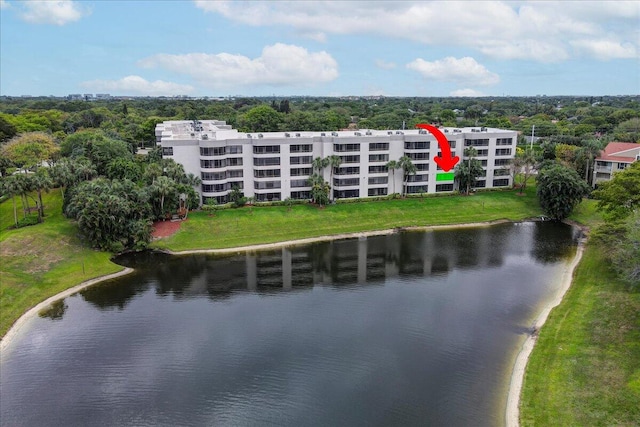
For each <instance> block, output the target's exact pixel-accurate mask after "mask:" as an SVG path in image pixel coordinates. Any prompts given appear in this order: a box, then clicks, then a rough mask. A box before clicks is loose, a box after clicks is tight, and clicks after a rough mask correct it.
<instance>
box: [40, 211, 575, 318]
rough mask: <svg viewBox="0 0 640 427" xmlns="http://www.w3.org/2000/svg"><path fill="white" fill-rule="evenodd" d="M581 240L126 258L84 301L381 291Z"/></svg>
mask: <svg viewBox="0 0 640 427" xmlns="http://www.w3.org/2000/svg"><path fill="white" fill-rule="evenodd" d="M516 231H517V232H516ZM578 238H579V233H578V232H577V231H576V230H575V229H574V228H572V227H569V226H566V225H564V224H546V223H519V224H501V225H496V226H491V227H480V228H461V229H456V230H446V231H445V230H443V231H427V232H399V233H394V234H389V235H384V236H373V237H360V238H357V239H347V240H335V241H331V242H320V243H315V244H311V245H306V246H298V247H296V246H293V247H284V248H281V249H278V250H272V251H264V252H247V253H244V254H238V255H225V256H220V255H217V256H214V255H204V254H197V255H186V256H172V255H167V254H164V253H154V252H146V253H139V254H128V255H125V256H122V257H119V258H118V260H117V261H118V262H119V263H121V264H123V265H127V266H131V267H134V268H136V270H137V271H138V272H139V273H140V274H137V273H134V274H132V275H130V276H128V277H126V278H124V279H122V278H121V279H119V280H118V281H116V282H113V283H111V282H105V283H103V284H101V285H98V286H94V287H91V288H88V289H85V290H83V291H82V292H81V294H82V296H83V297H84V298H85V299H86V300H87V301H89V302H91V303H92V304H93V305H95V306H97V307H99V308H102V309H107V308H123V307H124V306H125V305H126V304H127V302H128V301H129V300H130V299H132V298H134V297H135V295H136V294H139V293H141V292H143V291H145V290H147V289H148V288H149V287H150V286H153V287H154V288H155V291H156V293H157V294H159V295H161V296H171V297H173V298H190V297H197V296H202V295H207V296H208V297H209V298H212V299H216V300H218V299H225V298H229V297H231V296H232V295H233V294H234V293H236V292H247V291H248V292H256V293H259V294H270V293H274V292H282V291H292V290H309V289H312V288H313V287H314V286H329V287H333V288H336V289H341V288H348V289H352V288H354V287H357V286H365V285H382V284H384V282H385V280H386V279H388V278H392V277H396V276H444V275H447V274H449V273H450V272H451V271H453V270H455V269H461V270H466V269H475V268H495V267H499V266H501V265H502V264H503V262H504V259H505V257H510V256H511V257H527V258H528V257H533V258H535V259H536V260H537V261H541V262H553V261H556V260H559V259H561V258H563V257H568V256H571V255H572V254H573V251H574V250H575V243H576V242H577V240H578ZM142 277H144V279H142ZM123 282H124V284H123ZM114 287H117V289H114ZM43 315H46V314H43Z"/></svg>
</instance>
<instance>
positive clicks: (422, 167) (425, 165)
mask: <svg viewBox="0 0 640 427" xmlns="http://www.w3.org/2000/svg"><path fill="white" fill-rule="evenodd" d="M415 166H416V170H417V171H421V172H424V171H428V170H429V163H418V164H416V165H415Z"/></svg>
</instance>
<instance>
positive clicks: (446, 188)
mask: <svg viewBox="0 0 640 427" xmlns="http://www.w3.org/2000/svg"><path fill="white" fill-rule="evenodd" d="M443 191H453V184H437V185H436V193H440V192H443Z"/></svg>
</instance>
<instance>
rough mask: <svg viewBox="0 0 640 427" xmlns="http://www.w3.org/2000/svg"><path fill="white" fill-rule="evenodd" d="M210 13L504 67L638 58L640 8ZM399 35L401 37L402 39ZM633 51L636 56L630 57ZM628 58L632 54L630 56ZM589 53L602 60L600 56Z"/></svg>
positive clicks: (330, 8)
mask: <svg viewBox="0 0 640 427" xmlns="http://www.w3.org/2000/svg"><path fill="white" fill-rule="evenodd" d="M195 4H196V6H197V7H198V8H200V9H202V10H204V11H205V12H208V13H215V14H219V15H222V16H224V17H225V18H227V19H229V20H232V21H236V22H241V23H244V24H247V25H252V26H289V27H292V28H294V29H296V30H298V31H300V32H303V33H305V34H306V33H311V34H312V33H313V32H316V31H317V32H321V33H323V34H329V35H330V34H375V35H381V36H386V37H393V38H405V39H410V40H414V41H417V42H421V43H424V44H427V45H449V46H450V45H454V46H463V47H467V48H471V49H475V50H477V51H479V52H482V53H484V54H486V55H488V56H491V57H495V58H502V59H530V60H535V61H540V62H557V61H563V60H566V59H569V58H570V57H571V55H572V53H573V52H574V50H573V49H572V42H575V41H577V40H582V39H593V40H598V39H602V38H607V39H611V41H612V42H613V43H619V44H620V45H621V46H627V45H631V46H632V47H633V48H634V51H635V52H636V53H635V55H636V56H638V54H639V53H638V52H639V47H638V45H639V40H638V32H637V27H638V21H639V20H640V2H638V1H616V2H561V1H542V2H539V1H525V2H511V1H473V2H454V1H449V2H443V1H430V2H426V1H376V2H361V1H340V2H335V1H314V2H303V1H276V2H254V1H224V2H223V1H215V2H213V1H196V2H195ZM398 29H402V30H401V31H398ZM627 50H628V51H630V50H631V49H627ZM627 50H625V51H627ZM583 53H585V54H591V55H594V56H595V57H596V58H598V59H599V58H601V55H599V53H598V50H596V51H589V50H585V51H584V52H583Z"/></svg>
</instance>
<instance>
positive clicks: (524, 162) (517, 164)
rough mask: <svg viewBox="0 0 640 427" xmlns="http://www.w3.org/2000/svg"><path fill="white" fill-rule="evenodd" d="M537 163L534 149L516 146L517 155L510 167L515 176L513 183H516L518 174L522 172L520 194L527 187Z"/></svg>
mask: <svg viewBox="0 0 640 427" xmlns="http://www.w3.org/2000/svg"><path fill="white" fill-rule="evenodd" d="M535 164H536V156H535V154H534V153H533V150H531V149H530V148H524V149H522V148H519V147H518V148H516V155H515V156H514V158H513V160H512V161H511V164H510V165H509V168H510V169H511V175H512V177H513V185H514V186H515V184H516V176H517V174H518V173H520V172H521V173H522V184H521V185H520V191H519V193H520V194H523V193H524V190H525V189H526V188H527V182H528V180H529V177H530V176H531V174H532V173H533V167H534V166H535Z"/></svg>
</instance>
